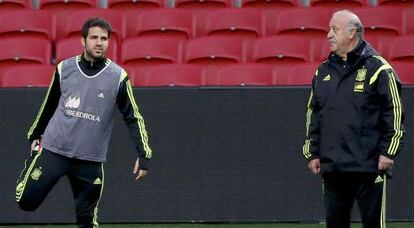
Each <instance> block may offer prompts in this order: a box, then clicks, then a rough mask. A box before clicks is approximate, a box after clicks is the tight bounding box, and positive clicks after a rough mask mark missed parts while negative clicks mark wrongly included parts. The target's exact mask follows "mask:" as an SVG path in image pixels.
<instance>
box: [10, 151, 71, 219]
mask: <svg viewBox="0 0 414 228" xmlns="http://www.w3.org/2000/svg"><path fill="white" fill-rule="evenodd" d="M65 159H66V158H64V157H62V156H60V155H57V154H55V153H53V152H50V151H48V150H45V149H41V150H40V151H39V152H32V154H31V156H30V157H29V158H28V159H27V160H26V162H25V167H24V169H23V171H22V172H21V174H20V177H19V179H18V180H17V186H16V201H17V203H18V204H19V206H20V208H21V209H23V210H25V211H34V210H36V209H37V208H38V207H39V205H40V204H41V203H42V202H43V200H44V199H45V198H46V196H47V194H48V193H49V192H50V190H51V189H52V188H53V186H54V185H55V184H56V183H57V181H58V180H59V178H60V177H62V176H63V175H64V174H65V167H66V165H65Z"/></svg>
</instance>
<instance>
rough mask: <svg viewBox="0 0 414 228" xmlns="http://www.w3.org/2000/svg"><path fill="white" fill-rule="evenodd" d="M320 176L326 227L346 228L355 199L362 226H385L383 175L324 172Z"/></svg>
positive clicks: (374, 227) (369, 227)
mask: <svg viewBox="0 0 414 228" xmlns="http://www.w3.org/2000/svg"><path fill="white" fill-rule="evenodd" d="M322 177H323V194H324V200H325V210H326V226H327V228H349V227H350V220H351V211H352V207H353V205H354V201H355V200H356V201H357V204H358V208H359V212H360V215H361V220H362V224H363V227H364V228H381V227H385V193H386V192H385V187H386V179H384V178H385V177H384V175H378V174H375V173H325V174H323V175H322Z"/></svg>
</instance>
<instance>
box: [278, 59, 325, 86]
mask: <svg viewBox="0 0 414 228" xmlns="http://www.w3.org/2000/svg"><path fill="white" fill-rule="evenodd" d="M318 65H319V64H318V63H305V64H298V65H296V66H295V67H293V68H291V69H290V70H288V72H287V70H286V68H281V69H277V68H275V71H276V74H275V79H274V83H275V85H312V79H313V77H314V76H315V73H316V70H317V69H318Z"/></svg>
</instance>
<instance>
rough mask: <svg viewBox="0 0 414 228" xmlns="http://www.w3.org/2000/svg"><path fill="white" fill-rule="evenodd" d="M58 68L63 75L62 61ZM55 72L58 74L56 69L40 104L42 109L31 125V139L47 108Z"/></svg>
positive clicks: (28, 134) (29, 133)
mask: <svg viewBox="0 0 414 228" xmlns="http://www.w3.org/2000/svg"><path fill="white" fill-rule="evenodd" d="M57 70H58V73H59V75H61V74H60V73H61V72H62V62H61V63H59V64H58V66H57ZM55 74H56V70H55V71H54V72H53V76H52V80H51V82H50V85H49V88H48V90H47V93H46V96H45V98H44V99H43V103H42V105H41V106H40V110H39V112H38V113H37V116H36V119H35V121H34V122H33V124H32V126H31V127H30V129H29V132H28V133H27V138H28V139H29V138H30V136H31V135H32V134H33V131H34V129H35V128H36V127H37V124H38V123H39V119H40V117H41V116H42V113H43V110H44V108H45V105H46V102H47V100H48V99H49V94H50V90H51V88H52V85H53V83H54V82H55Z"/></svg>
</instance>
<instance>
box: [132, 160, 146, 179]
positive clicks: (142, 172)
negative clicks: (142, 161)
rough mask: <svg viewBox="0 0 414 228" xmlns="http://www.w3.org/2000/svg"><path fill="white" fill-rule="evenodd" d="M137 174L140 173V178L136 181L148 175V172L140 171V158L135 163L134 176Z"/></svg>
mask: <svg viewBox="0 0 414 228" xmlns="http://www.w3.org/2000/svg"><path fill="white" fill-rule="evenodd" d="M137 173H138V176H137V177H136V178H135V180H139V179H142V178H143V177H145V176H146V175H147V173H148V171H147V170H143V169H139V158H137V161H136V162H135V167H134V174H137Z"/></svg>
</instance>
